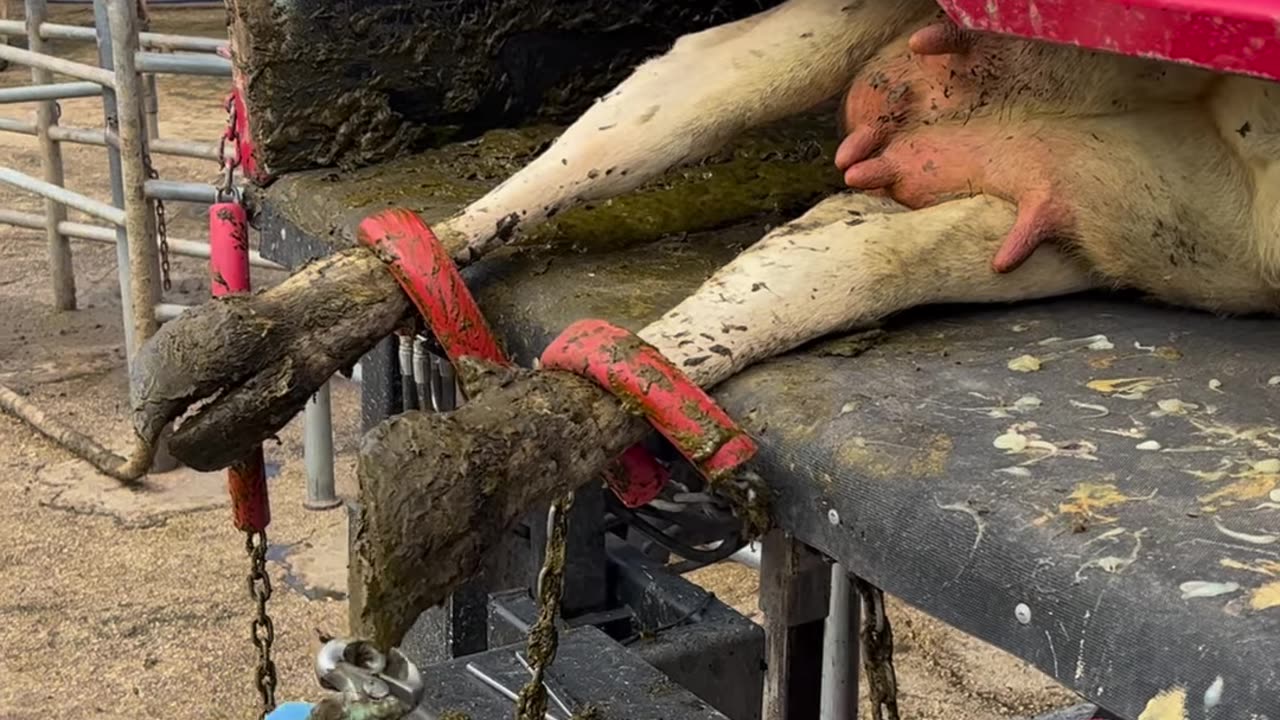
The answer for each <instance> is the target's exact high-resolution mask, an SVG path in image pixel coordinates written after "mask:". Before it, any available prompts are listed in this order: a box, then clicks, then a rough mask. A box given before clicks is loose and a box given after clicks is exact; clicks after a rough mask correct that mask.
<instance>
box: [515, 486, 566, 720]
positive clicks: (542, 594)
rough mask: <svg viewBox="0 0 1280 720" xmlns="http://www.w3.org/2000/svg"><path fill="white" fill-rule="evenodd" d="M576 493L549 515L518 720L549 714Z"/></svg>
mask: <svg viewBox="0 0 1280 720" xmlns="http://www.w3.org/2000/svg"><path fill="white" fill-rule="evenodd" d="M571 507H573V493H569V494H568V495H566V496H564V497H563V498H561V499H559V500H557V501H555V502H553V503H552V504H551V509H550V510H548V511H547V548H546V557H545V558H544V559H543V561H542V570H541V571H540V572H539V573H538V588H537V593H538V619H537V620H536V621H535V622H534V623H533V626H532V627H530V628H529V639H528V650H527V651H526V653H527V655H528V657H529V667H530V668H532V669H533V673H532V677H530V678H529V682H528V683H527V684H526V685H525V686H524V687H523V688H521V689H520V695H519V698H518V699H517V700H516V720H543V718H545V717H546V714H547V688H546V685H544V684H543V682H542V680H543V677H545V675H546V670H547V667H548V666H550V665H551V663H552V662H554V661H555V659H556V649H557V647H558V645H559V642H560V636H559V633H558V631H557V629H556V620H557V619H559V617H560V598H561V594H562V592H563V590H564V562H565V553H566V550H567V538H568V534H569V509H570V508H571Z"/></svg>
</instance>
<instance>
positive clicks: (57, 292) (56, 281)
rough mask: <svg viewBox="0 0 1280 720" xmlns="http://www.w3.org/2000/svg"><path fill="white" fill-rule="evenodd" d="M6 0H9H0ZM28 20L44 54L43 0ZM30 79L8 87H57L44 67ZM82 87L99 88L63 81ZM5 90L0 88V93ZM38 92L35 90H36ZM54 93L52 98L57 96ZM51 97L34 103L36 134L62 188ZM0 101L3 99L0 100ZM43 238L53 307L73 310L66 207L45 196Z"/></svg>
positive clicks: (47, 173) (30, 6)
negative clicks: (63, 227) (64, 225)
mask: <svg viewBox="0 0 1280 720" xmlns="http://www.w3.org/2000/svg"><path fill="white" fill-rule="evenodd" d="M0 2H8V0H0ZM26 6H27V23H28V26H29V27H30V33H31V35H32V37H31V39H30V40H29V41H28V43H29V47H30V49H31V52H33V53H44V51H45V48H44V40H42V39H40V37H39V29H40V24H41V23H43V22H44V21H45V19H46V18H47V17H48V14H49V13H48V8H47V7H46V6H45V0H27V2H26ZM31 81H32V82H33V83H35V86H34V87H26V88H10V90H16V91H19V92H21V91H23V90H26V91H28V92H30V91H33V90H34V91H40V90H44V91H46V92H47V91H48V89H49V88H51V87H53V88H55V89H56V88H57V87H58V86H56V85H53V84H52V83H53V73H51V72H49V71H48V70H45V69H44V68H39V67H33V68H31ZM67 84H70V85H75V86H79V87H81V88H83V87H85V86H88V87H89V89H90V90H91V91H93V92H95V93H101V90H100V89H99V88H98V87H97V86H96V85H94V84H93V83H64V84H63V86H64V89H65V85H67ZM3 92H4V91H0V95H3ZM37 94H38V93H37ZM56 97H57V95H56V94H55V95H54V96H53V98H56ZM53 98H50V97H46V98H40V99H41V100H42V102H41V103H40V104H39V105H38V106H36V133H37V136H38V137H39V140H40V169H41V171H42V172H43V174H44V179H45V182H47V183H48V184H50V185H52V186H55V187H62V185H63V184H64V177H63V172H62V148H61V147H60V146H59V145H58V143H57V141H55V140H54V139H53V137H52V136H50V134H49V130H50V129H51V128H52V127H53V126H54V125H57V124H58V106H57V103H55V102H54V100H53ZM0 102H4V101H3V100H0ZM44 212H45V238H46V241H47V245H48V251H49V276H50V277H51V278H52V279H53V306H54V308H55V309H57V310H64V311H65V310H75V309H76V275H75V270H74V269H73V268H72V267H71V243H70V242H69V241H68V240H67V238H66V237H64V236H63V235H62V233H60V232H58V223H60V222H62V221H63V220H66V219H67V209H66V207H64V206H63V205H61V204H60V203H58V202H57V201H56V200H54V199H52V198H50V197H48V196H46V197H45V201H44Z"/></svg>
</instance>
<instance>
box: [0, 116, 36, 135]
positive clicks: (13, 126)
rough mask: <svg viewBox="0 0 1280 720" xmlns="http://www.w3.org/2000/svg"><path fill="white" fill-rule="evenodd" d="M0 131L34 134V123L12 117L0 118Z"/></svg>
mask: <svg viewBox="0 0 1280 720" xmlns="http://www.w3.org/2000/svg"><path fill="white" fill-rule="evenodd" d="M0 131H4V132H12V133H18V134H21V135H35V134H36V124H35V123H30V122H24V121H22V120H16V119H14V118H0Z"/></svg>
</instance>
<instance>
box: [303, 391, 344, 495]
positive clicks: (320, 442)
mask: <svg viewBox="0 0 1280 720" xmlns="http://www.w3.org/2000/svg"><path fill="white" fill-rule="evenodd" d="M302 426H303V444H302V457H303V460H304V461H305V462H306V465H307V498H306V500H303V501H302V506H303V507H305V508H307V509H308V510H328V509H329V508H335V507H337V506H338V505H339V504H340V502H339V500H338V495H337V492H336V491H335V490H334V483H333V411H332V407H331V405H330V402H329V383H325V384H324V385H322V386H321V387H320V389H319V390H318V391H316V394H315V395H312V396H311V399H310V400H307V407H306V409H305V410H304V411H303V415H302Z"/></svg>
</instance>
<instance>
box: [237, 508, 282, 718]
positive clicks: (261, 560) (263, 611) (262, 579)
mask: <svg viewBox="0 0 1280 720" xmlns="http://www.w3.org/2000/svg"><path fill="white" fill-rule="evenodd" d="M244 547H245V551H246V552H248V553H249V559H250V568H251V569H250V571H249V597H251V598H253V600H254V602H256V603H257V606H258V615H257V617H255V618H254V619H253V646H254V647H256V648H257V649H258V667H257V674H256V682H257V686H258V694H260V695H261V696H262V715H261V717H263V718H265V717H266V716H267V714H268V713H270V712H271V711H272V710H274V709H275V707H276V680H277V678H276V664H275V662H274V661H272V659H271V645H272V643H274V642H275V639H276V631H275V626H274V625H273V624H272V623H271V616H270V615H268V614H267V601H268V600H270V599H271V576H270V575H268V574H267V533H266V532H265V531H263V530H258V531H256V532H255V531H252V530H251V531H249V532H247V533H245V541H244Z"/></svg>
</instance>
